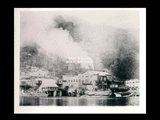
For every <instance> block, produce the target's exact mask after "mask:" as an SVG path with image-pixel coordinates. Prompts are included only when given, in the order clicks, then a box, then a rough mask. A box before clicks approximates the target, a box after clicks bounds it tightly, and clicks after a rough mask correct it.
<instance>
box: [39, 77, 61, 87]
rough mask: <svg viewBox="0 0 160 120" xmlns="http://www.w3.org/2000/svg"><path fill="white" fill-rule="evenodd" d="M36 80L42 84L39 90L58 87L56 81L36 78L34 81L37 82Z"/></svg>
mask: <svg viewBox="0 0 160 120" xmlns="http://www.w3.org/2000/svg"><path fill="white" fill-rule="evenodd" d="M38 80H41V81H42V84H41V86H40V87H39V89H41V88H42V87H58V85H57V84H56V80H53V79H44V78H37V79H36V81H38Z"/></svg>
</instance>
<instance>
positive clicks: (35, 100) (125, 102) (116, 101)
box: [20, 96, 139, 106]
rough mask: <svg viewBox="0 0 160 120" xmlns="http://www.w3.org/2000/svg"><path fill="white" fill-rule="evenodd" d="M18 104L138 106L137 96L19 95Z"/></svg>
mask: <svg viewBox="0 0 160 120" xmlns="http://www.w3.org/2000/svg"><path fill="white" fill-rule="evenodd" d="M20 106H139V97H138V96H134V97H115V98H110V97H31V96H29V97H20Z"/></svg>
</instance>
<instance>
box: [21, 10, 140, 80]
mask: <svg viewBox="0 0 160 120" xmlns="http://www.w3.org/2000/svg"><path fill="white" fill-rule="evenodd" d="M33 41H34V42H35V43H37V44H38V45H39V46H40V48H42V49H43V50H45V52H46V54H52V55H56V56H59V57H61V58H63V59H67V58H69V57H75V58H79V57H83V58H90V59H91V60H92V61H93V62H94V64H93V63H90V64H84V67H86V66H87V67H92V68H95V69H103V68H107V69H108V70H110V71H111V72H112V73H113V74H114V75H115V76H117V77H119V78H120V79H130V78H135V77H136V78H137V77H138V76H139V71H138V69H139V31H138V29H121V28H119V29H118V28H115V27H112V26H105V25H103V26H102V25H93V24H89V23H88V22H86V21H84V20H81V19H79V18H74V17H70V16H67V15H63V14H57V13H55V12H22V13H21V46H24V45H25V44H27V43H30V42H33Z"/></svg>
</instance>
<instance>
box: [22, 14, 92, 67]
mask: <svg viewBox="0 0 160 120" xmlns="http://www.w3.org/2000/svg"><path fill="white" fill-rule="evenodd" d="M56 17H57V15H54V14H53V13H50V12H22V13H21V46H25V45H27V44H30V45H31V44H32V43H36V44H37V45H38V46H40V48H41V49H43V50H45V52H46V54H48V55H54V56H59V57H61V58H62V59H66V60H67V59H68V58H74V59H77V58H87V59H88V58H89V59H90V61H92V59H91V58H90V57H89V55H88V53H87V52H86V51H85V50H83V48H82V47H81V46H80V45H79V44H78V43H77V42H74V39H73V37H72V36H71V35H70V31H71V29H72V27H70V25H72V26H73V23H72V22H68V23H65V21H61V20H57V21H56ZM62 20H63V18H62ZM57 22H59V23H58V24H57ZM61 23H62V24H61ZM56 25H58V26H56ZM74 62H75V61H74ZM80 64H81V65H82V67H85V68H89V67H90V66H91V67H92V69H93V67H94V66H93V61H92V62H88V63H87V62H85V63H80Z"/></svg>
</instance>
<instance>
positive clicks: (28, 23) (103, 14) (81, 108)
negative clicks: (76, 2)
mask: <svg viewBox="0 0 160 120" xmlns="http://www.w3.org/2000/svg"><path fill="white" fill-rule="evenodd" d="M145 12H146V9H145V8H15V9H14V58H15V61H14V67H15V68H14V71H15V73H14V83H15V84H14V110H15V112H17V113H57V112H59V113H70V112H71V113H99V112H100V113H114V112H116V113H124V112H125V113H136V112H137V113H140V112H143V113H145V103H146V102H145V101H146V100H145V97H146V77H145V74H146V73H145V71H146V70H145V61H146V60H145V57H146V56H145V54H146V53H145V43H146V36H145V31H146V29H145V28H146V26H145V25H146V24H145V22H146V18H145V17H146V13H145Z"/></svg>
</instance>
